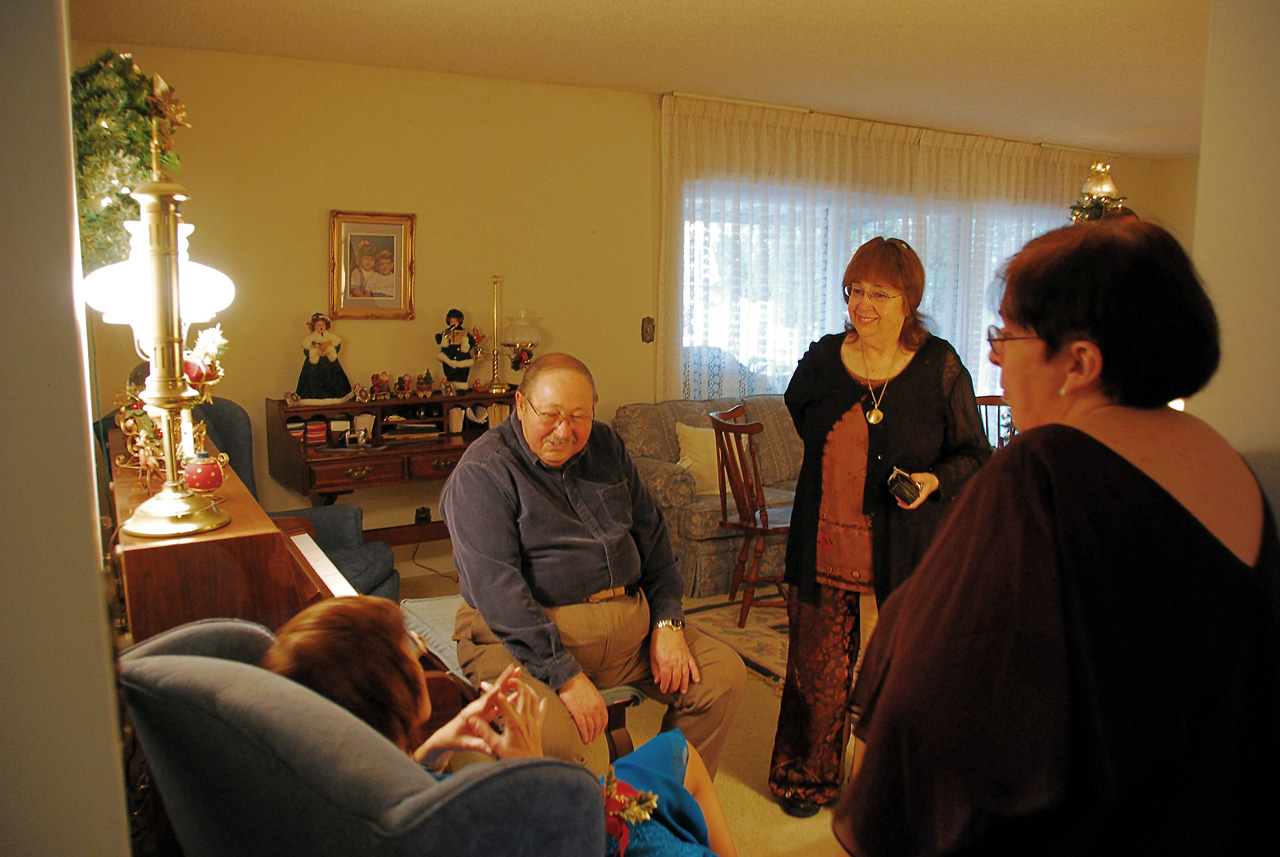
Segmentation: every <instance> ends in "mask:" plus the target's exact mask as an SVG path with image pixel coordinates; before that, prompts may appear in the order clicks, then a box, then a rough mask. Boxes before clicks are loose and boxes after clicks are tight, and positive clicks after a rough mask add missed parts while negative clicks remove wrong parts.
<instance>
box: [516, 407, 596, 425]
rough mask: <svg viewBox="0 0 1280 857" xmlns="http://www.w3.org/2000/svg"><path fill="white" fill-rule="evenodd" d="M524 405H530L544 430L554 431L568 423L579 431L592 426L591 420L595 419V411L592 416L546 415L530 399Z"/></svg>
mask: <svg viewBox="0 0 1280 857" xmlns="http://www.w3.org/2000/svg"><path fill="white" fill-rule="evenodd" d="M524 403H525V404H526V405H528V406H529V410H531V411H533V413H534V415H535V416H537V418H538V422H540V423H541V424H542V427H543V428H549V429H553V430H554V429H556V428H558V427H559V426H560V423H562V422H563V423H568V424H569V428H571V429H573V430H574V431H579V430H581V429H584V428H586V427H587V426H589V425H591V420H593V419H594V418H595V413H594V411H593V412H592V413H590V414H574V415H573V416H569V415H568V414H561V413H554V414H544V413H543V412H542V411H540V410H538V409H537V408H536V407H535V406H534V404H533V402H531V401H529V400H528V399H525V400H524Z"/></svg>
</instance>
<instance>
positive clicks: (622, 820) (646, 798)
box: [604, 765, 658, 857]
mask: <svg viewBox="0 0 1280 857" xmlns="http://www.w3.org/2000/svg"><path fill="white" fill-rule="evenodd" d="M657 808H658V796H657V795H655V794H654V793H653V792H641V791H636V790H635V789H634V788H632V787H631V786H630V785H628V784H627V783H624V782H623V781H622V780H620V779H618V778H617V777H616V776H614V774H613V766H612V765H610V766H609V770H608V771H607V772H606V773H605V775H604V813H605V816H604V832H605V834H606V835H607V836H609V837H611V838H612V839H613V840H614V841H615V842H617V843H618V848H617V851H616V852H612V851H611V852H610V853H611V854H613V853H616V854H617V857H624V855H625V854H626V852H627V843H628V842H629V841H630V840H631V825H635V824H639V823H640V822H642V821H648V820H649V819H650V818H651V817H652V816H653V811H654V810H655V809H657Z"/></svg>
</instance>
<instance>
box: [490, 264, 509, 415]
mask: <svg viewBox="0 0 1280 857" xmlns="http://www.w3.org/2000/svg"><path fill="white" fill-rule="evenodd" d="M500 282H502V277H501V276H500V275H498V274H494V275H493V333H492V334H490V335H491V336H492V339H491V343H492V344H491V345H490V346H489V350H490V351H491V352H492V353H493V377H492V378H490V379H489V386H488V388H487V389H488V391H489V392H490V393H505V392H507V390H509V389H510V388H509V387H508V386H507V385H506V384H504V383H502V379H501V378H499V377H498V352H499V351H500V350H501V349H500V347H499V345H498V283H500Z"/></svg>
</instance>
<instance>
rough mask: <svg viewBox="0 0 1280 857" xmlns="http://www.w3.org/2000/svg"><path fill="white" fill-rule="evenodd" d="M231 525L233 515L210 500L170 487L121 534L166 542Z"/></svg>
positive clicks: (141, 509) (144, 505)
mask: <svg viewBox="0 0 1280 857" xmlns="http://www.w3.org/2000/svg"><path fill="white" fill-rule="evenodd" d="M229 523H231V516H230V515H228V514H227V513H226V512H224V511H222V510H221V509H219V508H218V507H217V505H216V504H214V502H213V501H212V500H210V499H209V498H208V497H198V496H196V495H195V494H192V493H191V492H190V491H187V490H186V489H183V488H180V489H174V488H172V487H170V486H168V485H166V486H165V487H164V488H161V489H160V491H159V492H157V493H156V495H155V496H154V497H152V498H150V499H149V500H147V501H145V502H144V503H142V505H140V506H138V508H137V509H135V510H134V512H133V515H132V516H131V517H130V518H129V520H127V521H125V522H124V525H123V526H122V527H121V528H120V531H121V532H123V533H127V534H128V535H131V536H141V537H143V538H151V539H163V538H174V537H176V536H189V535H192V534H193V533H204V532H208V531H209V530H216V529H218V527H225V526H226V525H227V524H229Z"/></svg>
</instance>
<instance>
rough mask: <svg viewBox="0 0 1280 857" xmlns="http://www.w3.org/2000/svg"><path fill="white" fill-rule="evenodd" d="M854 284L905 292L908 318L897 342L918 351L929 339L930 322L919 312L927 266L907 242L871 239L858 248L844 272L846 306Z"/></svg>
mask: <svg viewBox="0 0 1280 857" xmlns="http://www.w3.org/2000/svg"><path fill="white" fill-rule="evenodd" d="M854 283H879V284H881V285H885V286H890V287H892V288H895V289H897V290H898V291H900V292H902V301H903V303H904V304H905V306H906V310H907V312H906V316H907V319H906V321H905V322H903V324H902V333H900V334H899V335H898V341H900V342H901V343H902V344H903V345H904V346H906V347H907V348H908V349H911V350H915V349H917V348H919V347H920V345H921V343H923V342H924V341H925V339H927V338H928V337H929V327H928V319H927V318H926V317H925V316H924V315H923V314H922V313H921V312H920V301H921V300H923V299H924V265H922V264H921V263H920V257H919V256H917V255H916V251H915V250H912V249H911V245H910V244H908V243H907V242H906V241H903V240H902V239H901V238H872V239H871V240H870V241H868V242H867V243H866V244H863V245H862V246H861V247H859V248H858V249H857V251H856V252H855V253H854V254H853V258H852V259H850V260H849V266H848V267H847V268H845V269H844V279H843V281H842V284H843V286H844V299H845V302H846V303H848V301H849V292H850V291H851V290H852V289H853V284H854ZM850 332H852V331H850ZM855 335H856V334H855Z"/></svg>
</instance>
